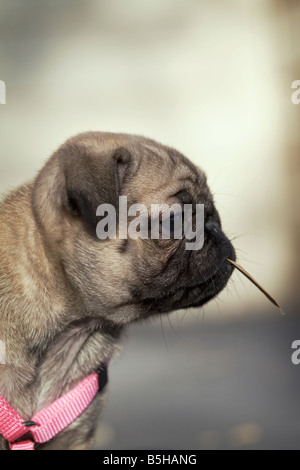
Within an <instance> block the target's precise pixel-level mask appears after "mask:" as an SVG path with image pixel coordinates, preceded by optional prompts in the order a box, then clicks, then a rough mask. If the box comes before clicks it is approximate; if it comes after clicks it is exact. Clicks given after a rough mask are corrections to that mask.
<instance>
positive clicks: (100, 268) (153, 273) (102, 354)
mask: <svg viewBox="0 0 300 470" xmlns="http://www.w3.org/2000/svg"><path fill="white" fill-rule="evenodd" d="M120 196H127V199H128V204H129V205H132V204H135V203H141V204H144V205H145V206H146V207H147V208H149V210H150V206H151V204H168V205H171V204H173V203H178V204H181V205H184V204H192V205H195V204H204V214H205V230H204V245H203V247H202V249H201V250H194V251H188V250H186V247H185V242H184V239H173V238H172V237H171V238H170V239H154V240H153V239H151V238H148V239H141V238H140V239H131V238H127V239H121V238H120V237H116V238H115V239H106V240H100V239H99V238H98V237H97V235H96V229H97V224H98V223H99V217H97V208H98V206H99V205H101V204H111V205H112V206H114V207H115V208H116V209H117V208H118V205H119V197H120ZM0 225H1V231H0V340H2V341H3V342H4V343H5V347H6V365H2V366H1V365H0V395H2V396H3V397H4V398H5V400H7V402H9V403H10V405H11V406H12V407H13V408H14V409H15V410H16V411H17V412H18V413H19V414H20V415H21V416H22V417H23V418H24V420H30V419H31V417H32V416H34V414H36V413H37V412H39V411H40V410H43V409H44V408H45V407H47V406H49V405H50V404H51V403H53V402H54V401H55V400H57V399H58V398H60V397H62V396H63V395H64V394H66V393H67V392H68V391H69V390H71V389H72V388H73V387H75V386H76V384H78V383H79V382H80V381H81V380H82V379H84V378H85V377H87V376H88V375H89V374H91V373H92V372H95V371H97V370H98V369H99V367H100V368H101V366H102V365H103V364H104V363H105V361H107V359H109V358H111V357H112V356H113V354H115V353H116V351H117V350H118V349H119V345H120V340H121V337H122V332H123V331H124V329H125V327H126V325H128V324H130V323H133V322H138V321H141V320H144V319H146V318H149V317H150V316H152V315H157V314H164V313H168V312H171V311H173V310H177V309H182V308H185V309H186V308H189V307H199V306H201V305H203V304H205V303H206V302H208V301H209V300H210V299H212V298H213V297H215V296H216V295H217V294H218V293H219V292H220V291H221V290H222V289H223V288H224V287H225V285H226V284H227V282H228V279H229V277H230V275H231V273H232V270H233V267H232V265H230V264H229V263H228V262H227V261H226V258H227V257H230V258H231V259H233V260H234V259H235V253H234V248H233V246H232V245H231V243H230V241H229V240H228V239H227V237H226V236H225V235H224V233H223V232H222V229H221V222H220V217H219V215H218V212H217V210H216V208H215V206H214V202H213V198H212V195H211V192H210V190H209V188H208V186H207V182H206V177H205V175H204V173H203V172H202V171H201V170H200V169H199V168H197V167H196V166H195V165H193V164H192V163H191V162H190V161H189V160H188V159H187V158H186V157H184V156H183V155H182V154H180V153H179V152H177V151H176V150H174V149H172V148H169V147H166V146H163V145H161V144H159V143H157V142H155V141H153V140H150V139H147V138H144V137H139V136H133V135H126V134H113V133H101V132H90V133H84V134H80V135H78V136H76V137H73V138H71V139H70V140H68V141H67V142H66V143H65V144H63V145H62V146H61V147H60V148H59V149H58V150H57V151H56V152H55V153H54V155H53V156H52V157H51V158H50V159H49V160H48V161H47V162H46V164H45V166H44V167H43V168H42V170H41V171H40V173H39V174H38V175H37V177H36V178H35V180H34V181H32V182H30V183H29V184H26V185H24V186H22V187H20V188H19V189H17V190H16V191H13V192H12V193H10V194H9V195H8V196H7V197H6V198H5V199H4V201H3V202H2V203H1V205H0ZM105 396H106V393H100V394H98V395H97V396H96V397H95V399H94V400H93V401H92V403H91V404H90V405H89V407H88V408H87V409H86V411H84V412H83V413H82V414H81V415H80V416H79V417H78V418H77V419H76V420H75V421H74V422H73V423H72V424H71V425H70V426H68V427H67V428H66V429H65V430H64V431H62V432H60V433H59V434H58V435H57V436H56V437H54V438H53V439H51V440H50V441H49V442H47V443H44V444H36V446H35V447H36V448H37V449H87V448H90V447H91V445H92V442H93V436H94V433H95V429H96V425H97V422H98V419H99V414H100V412H101V409H102V407H103V403H104V401H105ZM0 447H2V449H7V448H8V443H7V441H6V440H5V439H4V438H3V437H0Z"/></svg>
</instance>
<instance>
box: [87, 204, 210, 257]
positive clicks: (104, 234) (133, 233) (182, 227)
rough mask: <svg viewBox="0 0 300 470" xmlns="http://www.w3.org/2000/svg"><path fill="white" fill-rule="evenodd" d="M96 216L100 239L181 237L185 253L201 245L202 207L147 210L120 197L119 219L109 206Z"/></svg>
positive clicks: (175, 205) (176, 205)
mask: <svg viewBox="0 0 300 470" xmlns="http://www.w3.org/2000/svg"><path fill="white" fill-rule="evenodd" d="M96 215H97V216H98V217H102V219H101V220H100V222H99V223H98V224H97V228H96V234H97V237H98V238H99V239H100V240H106V239H110V240H112V239H116V238H119V239H121V240H124V239H127V238H131V239H133V240H137V239H139V238H140V239H143V240H145V239H148V238H151V239H152V240H158V239H162V240H170V239H175V240H179V239H183V238H184V239H185V243H186V250H200V249H201V248H202V247H203V245H204V204H195V205H192V204H184V205H183V206H182V205H181V204H172V205H168V204H152V205H151V208H150V211H148V209H147V207H146V206H145V205H144V204H133V205H131V206H130V207H128V205H127V196H120V197H119V207H118V218H117V211H116V208H115V207H114V206H113V205H112V204H101V205H100V206H99V207H98V208H97V212H96ZM117 220H118V223H117ZM117 228H118V233H117Z"/></svg>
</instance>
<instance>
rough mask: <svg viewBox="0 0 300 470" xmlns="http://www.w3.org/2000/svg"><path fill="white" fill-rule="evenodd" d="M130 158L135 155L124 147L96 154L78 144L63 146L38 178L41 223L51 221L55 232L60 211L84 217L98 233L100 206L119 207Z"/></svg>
mask: <svg viewBox="0 0 300 470" xmlns="http://www.w3.org/2000/svg"><path fill="white" fill-rule="evenodd" d="M131 162H132V155H131V153H130V152H129V150H127V149H126V148H125V147H121V148H117V149H114V150H112V151H110V152H109V153H107V154H97V153H95V152H94V153H93V152H91V151H89V149H87V148H86V147H84V146H81V145H77V144H72V145H71V144H69V145H64V146H62V147H61V148H60V149H59V150H58V151H57V152H56V153H55V154H54V155H53V157H52V158H51V159H50V160H49V161H48V163H47V164H46V165H45V167H44V168H43V169H42V171H41V172H40V174H39V175H38V177H37V179H36V182H35V186H34V191H33V193H34V196H33V208H34V213H35V215H36V216H37V218H38V219H39V220H40V221H41V222H42V225H45V223H46V224H47V226H49V223H50V225H51V226H52V228H51V231H52V233H53V232H54V231H56V229H57V228H58V227H56V226H55V225H56V224H57V223H58V220H57V215H58V214H57V212H58V213H60V216H65V217H68V219H69V220H72V219H74V220H75V219H76V220H81V221H82V222H83V224H84V225H85V227H86V229H87V230H88V231H89V232H90V233H91V234H93V235H94V236H96V226H97V223H98V222H99V217H97V216H96V211H97V208H98V206H99V205H100V204H111V205H113V206H114V207H115V208H116V210H118V204H119V195H120V194H121V192H122V190H123V187H124V184H125V181H126V178H127V177H128V174H129V168H130V164H131ZM55 214H56V217H55ZM46 218H47V220H45V219H46ZM60 218H61V217H60ZM55 219H56V220H55Z"/></svg>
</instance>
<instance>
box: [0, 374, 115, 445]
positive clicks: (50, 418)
mask: <svg viewBox="0 0 300 470" xmlns="http://www.w3.org/2000/svg"><path fill="white" fill-rule="evenodd" d="M106 382H107V371H106V368H105V369H104V370H101V371H100V372H99V375H98V374H97V373H94V374H91V375H89V376H88V377H86V378H85V379H84V380H82V381H81V382H80V383H79V385H77V386H76V387H75V388H73V389H72V390H71V391H70V392H68V393H67V394H66V395H64V396H62V397H61V398H59V399H58V400H56V401H55V402H54V403H52V404H51V405H50V406H48V407H47V408H44V409H43V410H42V411H40V412H39V413H37V414H36V415H34V416H33V418H32V419H31V420H30V421H27V422H24V419H23V418H22V417H21V416H20V415H19V413H17V411H16V410H15V409H14V408H13V407H12V406H11V405H10V404H9V403H8V402H7V401H6V400H5V399H4V398H3V397H2V396H1V395H0V435H2V436H3V437H4V438H5V439H6V440H7V441H8V442H9V447H10V449H11V450H34V444H35V443H36V442H37V443H40V444H42V443H44V442H47V441H50V439H52V438H53V437H54V436H56V435H57V434H58V433H59V432H61V431H62V430H63V429H65V428H66V427H67V426H69V425H70V424H71V423H73V421H75V419H76V418H78V416H80V415H81V413H83V411H85V410H86V409H87V407H88V406H89V404H90V403H91V402H92V400H93V399H94V397H95V395H96V394H97V392H98V391H99V390H103V388H104V387H105V385H106ZM29 431H30V434H31V436H32V438H33V440H31V436H30V439H28V438H27V436H25V439H26V440H22V439H20V438H21V437H22V436H24V435H25V434H28V433H29Z"/></svg>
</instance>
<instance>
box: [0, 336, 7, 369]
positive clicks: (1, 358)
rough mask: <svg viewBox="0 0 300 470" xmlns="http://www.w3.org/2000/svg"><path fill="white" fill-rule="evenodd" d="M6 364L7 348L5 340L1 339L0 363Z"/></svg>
mask: <svg viewBox="0 0 300 470" xmlns="http://www.w3.org/2000/svg"><path fill="white" fill-rule="evenodd" d="M4 364H6V348H5V343H4V341H1V340H0V365H4Z"/></svg>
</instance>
